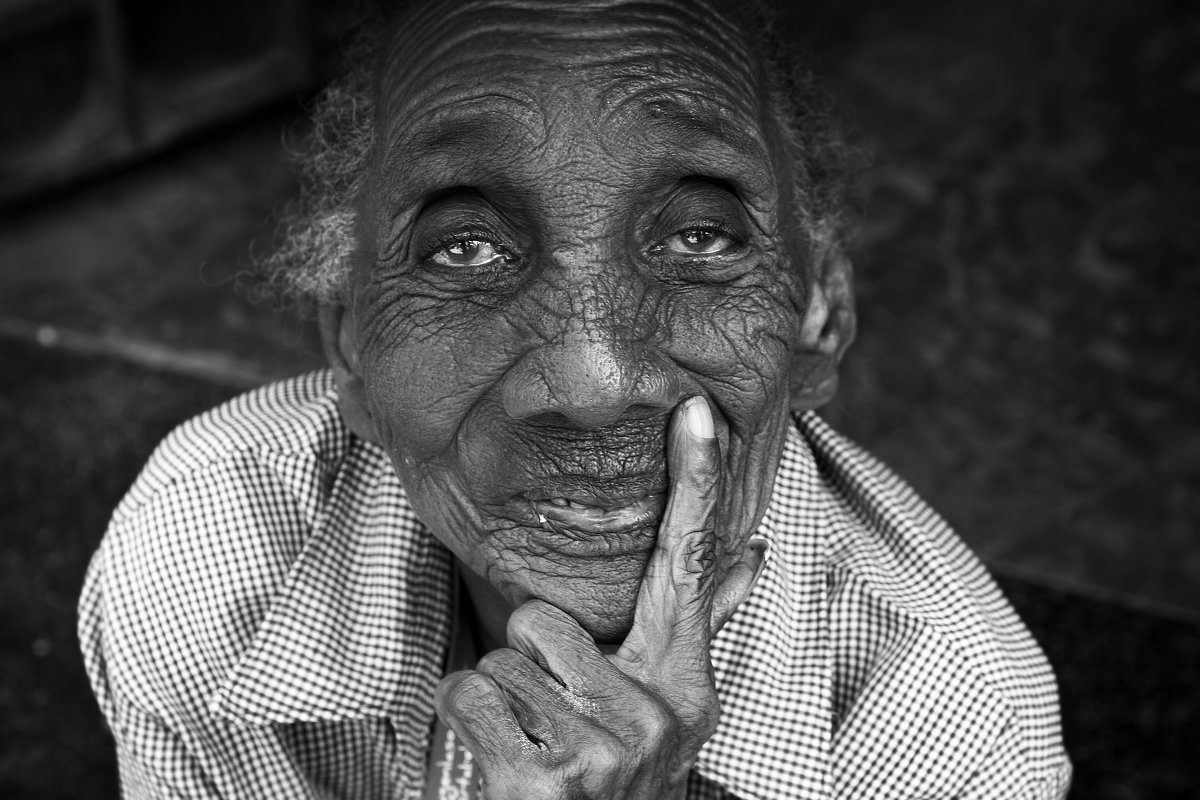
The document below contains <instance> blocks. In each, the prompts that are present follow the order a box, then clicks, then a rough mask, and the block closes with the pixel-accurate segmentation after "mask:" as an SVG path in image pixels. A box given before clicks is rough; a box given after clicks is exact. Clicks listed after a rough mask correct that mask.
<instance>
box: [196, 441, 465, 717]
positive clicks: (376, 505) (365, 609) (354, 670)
mask: <svg viewBox="0 0 1200 800" xmlns="http://www.w3.org/2000/svg"><path fill="white" fill-rule="evenodd" d="M450 563H451V562H450V556H449V553H448V552H447V551H446V550H445V549H444V548H443V547H442V546H441V545H440V544H439V543H438V542H437V541H436V540H435V539H434V538H433V536H432V535H430V534H429V532H428V531H427V530H426V529H425V528H424V526H422V525H421V524H420V522H418V521H417V519H416V516H415V514H414V513H413V511H412V509H411V508H410V507H409V505H408V503H407V501H406V500H405V498H404V491H403V489H402V488H401V486H400V483H399V480H398V478H397V477H396V475H395V472H394V471H393V469H392V467H391V464H390V463H389V462H388V459H387V457H386V456H385V455H384V454H383V452H382V451H381V450H380V449H379V448H377V447H375V446H374V445H370V444H367V443H365V442H362V441H361V440H359V439H357V438H356V439H353V445H352V446H351V447H350V448H349V450H348V453H347V455H346V456H345V457H344V458H343V459H342V461H341V463H340V465H339V466H338V468H337V471H336V475H335V477H334V480H333V485H332V488H331V490H330V494H329V498H328V502H327V503H325V504H324V507H323V508H321V509H320V510H319V512H318V513H317V515H316V518H315V520H314V524H313V531H312V534H311V535H310V537H309V540H308V542H307V543H306V545H305V546H304V548H303V550H302V551H301V554H300V556H299V558H297V560H296V561H295V563H294V564H293V565H292V567H291V569H290V570H289V572H288V575H287V578H286V580H285V583H284V585H283V588H282V590H281V591H280V592H279V594H278V595H277V596H276V598H275V599H274V601H273V602H272V603H271V605H270V607H269V609H268V611H267V613H266V615H265V616H264V618H263V620H262V622H261V623H260V625H259V627H258V630H257V632H256V634H255V636H254V638H253V640H252V641H251V643H250V645H249V647H248V648H247V649H246V650H245V652H244V653H243V654H242V656H241V658H240V659H239V660H238V661H237V663H236V664H235V665H234V667H233V668H232V669H231V670H230V671H229V672H228V673H227V675H226V677H225V680H224V681H222V683H221V684H220V686H219V688H218V690H217V692H216V693H215V695H214V696H213V697H212V699H211V702H210V707H211V710H212V711H213V712H214V713H216V714H217V715H219V716H222V717H225V718H226V719H229V720H231V721H234V722H239V723H242V724H249V725H265V724H272V723H290V722H313V721H341V720H349V719H364V718H371V717H395V716H397V715H402V712H403V711H404V710H405V708H406V707H408V706H411V705H412V704H413V703H414V702H417V703H418V704H419V705H422V706H424V705H429V709H430V711H432V699H431V698H432V694H433V687H434V686H436V684H437V681H438V680H440V679H441V677H442V675H441V672H442V664H443V660H444V658H445V649H446V646H447V642H448V639H449V629H450V618H449V617H450V605H451V604H450V585H451V582H450V572H451V571H450ZM422 698H429V699H428V701H427V702H425V703H422V702H421V700H422ZM426 721H427V720H426Z"/></svg>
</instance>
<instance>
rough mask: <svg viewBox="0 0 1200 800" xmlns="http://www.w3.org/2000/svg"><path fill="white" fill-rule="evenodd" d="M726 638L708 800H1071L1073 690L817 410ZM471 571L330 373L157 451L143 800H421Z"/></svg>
mask: <svg viewBox="0 0 1200 800" xmlns="http://www.w3.org/2000/svg"><path fill="white" fill-rule="evenodd" d="M760 533H761V534H762V535H763V536H765V537H766V538H767V539H769V540H770V542H771V551H770V557H769V560H768V563H767V566H766V568H765V570H764V573H763V575H762V577H761V579H760V580H759V582H758V584H757V586H756V587H755V590H754V593H753V595H752V596H751V598H750V599H749V600H748V601H747V602H746V604H745V605H744V606H742V608H741V609H740V610H739V611H738V613H737V614H736V616H735V617H734V618H733V620H732V621H730V622H729V623H728V625H726V627H725V628H724V629H723V630H722V631H721V632H720V633H719V634H718V636H717V637H716V638H715V640H714V641H713V644H712V660H713V667H714V671H715V675H716V681H717V687H718V692H719V694H720V697H721V702H722V708H723V712H722V716H721V722H720V725H719V727H718V729H717V732H716V734H715V735H714V736H713V738H712V739H711V740H710V741H709V742H708V744H707V745H705V747H704V748H703V750H702V751H701V753H700V758H699V762H698V764H697V766H696V769H695V770H694V771H693V773H692V778H691V780H690V782H689V797H691V798H721V797H727V796H729V794H732V795H734V796H736V797H739V798H745V800H755V799H756V798H764V799H765V798H824V797H831V796H833V797H839V798H855V800H863V799H864V798H888V800H895V799H896V798H909V797H911V798H947V797H963V798H1004V800H1011V799H1012V798H1030V799H1031V800H1032V799H1033V798H1056V797H1062V796H1063V795H1064V794H1065V792H1066V788H1067V783H1068V779H1069V776H1070V767H1069V765H1068V762H1067V760H1066V757H1065V755H1064V753H1063V749H1062V746H1061V742H1060V738H1059V726H1058V708H1057V696H1056V690H1055V684H1054V677H1053V674H1052V673H1051V671H1050V668H1049V667H1048V665H1047V663H1046V661H1045V659H1044V657H1043V655H1042V653H1041V651H1040V650H1039V649H1038V647H1037V645H1036V644H1035V643H1034V642H1033V640H1032V639H1031V638H1030V636H1029V634H1028V632H1027V631H1026V630H1025V628H1024V626H1023V625H1022V624H1021V623H1020V621H1019V620H1018V619H1017V618H1016V616H1015V615H1014V614H1013V612H1012V610H1011V608H1010V607H1009V605H1008V603H1007V602H1006V601H1005V600H1004V598H1003V597H1002V596H1001V594H1000V592H999V590H998V589H997V588H996V586H995V585H994V584H993V583H992V581H991V580H990V579H989V577H988V575H987V573H986V572H985V570H984V568H983V567H982V566H981V565H980V564H979V562H978V561H977V560H976V559H975V558H974V557H973V556H972V555H971V554H970V553H969V552H968V551H967V549H966V548H965V547H964V546H963V545H962V543H961V542H960V541H959V540H958V539H957V538H956V537H955V536H954V534H953V533H952V532H951V531H950V530H949V529H948V528H947V527H946V525H945V524H944V523H943V522H942V521H941V520H940V519H939V518H938V517H937V516H936V515H935V514H934V513H933V512H932V511H930V510H929V509H928V508H927V507H926V506H925V505H924V504H923V503H922V502H921V501H920V500H919V499H918V498H917V497H916V496H915V495H914V494H913V493H912V491H911V490H910V489H909V488H908V487H907V486H906V485H904V484H903V483H902V482H901V481H899V480H898V479H897V478H896V477H895V476H894V475H892V474H891V473H890V472H888V471H887V469H886V468H884V467H883V466H881V465H880V464H879V463H878V462H876V461H875V460H873V459H872V458H871V457H870V456H869V455H867V454H866V453H864V452H863V451H862V450H860V449H858V448H857V447H856V446H855V445H853V444H851V443H849V442H847V441H846V440H845V439H843V438H840V437H839V436H838V435H837V434H835V433H833V432H832V431H831V430H830V429H829V428H828V427H826V425H825V424H824V423H823V422H822V421H821V420H820V419H819V418H818V417H817V416H815V415H814V414H808V415H805V416H803V417H800V418H799V419H798V420H797V427H796V428H795V429H794V430H793V431H792V432H791V434H790V435H789V438H788V441H787V445H786V449H785V452H784V455H783V460H782V462H781V464H780V467H779V473H778V477H777V479H776V484H775V491H774V495H773V497H772V500H771V503H770V507H769V509H768V510H767V512H766V515H765V517H764V519H763V522H762V525H761V529H760ZM450 576H451V569H450V557H449V555H448V552H447V551H446V550H445V549H444V548H443V547H442V546H441V545H440V544H438V543H437V542H436V540H435V539H434V538H433V536H432V535H431V534H430V533H429V532H428V531H427V530H426V529H425V528H424V527H423V526H422V525H421V523H420V522H419V521H418V520H417V518H416V517H415V516H414V513H413V511H412V509H411V508H410V507H409V505H408V503H407V502H406V500H405V496H404V490H403V489H402V488H401V486H400V483H399V480H398V479H397V477H396V475H395V473H394V471H393V469H392V467H391V465H390V463H389V461H388V459H387V457H386V456H385V454H384V453H383V452H382V450H381V449H380V448H378V447H376V446H374V445H371V444H369V443H366V442H364V441H362V440H360V439H359V438H357V437H355V436H353V435H351V434H350V433H349V431H348V430H347V429H346V427H345V425H344V424H343V422H342V420H341V418H340V416H339V413H338V410H337V403H336V391H335V389H334V387H333V385H332V381H331V379H330V377H329V374H328V373H324V372H320V373H313V374H310V375H307V376H303V377H300V378H296V379H293V380H289V381H285V382H282V383H277V384H273V385H271V386H267V387H264V388H262V389H259V390H256V391H253V392H251V393H249V394H246V395H243V396H242V397H239V398H237V399H235V400H233V401H231V402H230V403H228V404H226V405H224V406H222V407H220V408H218V409H216V410H214V411H211V412H209V413H207V414H204V415H202V416H200V417H197V418H196V419H194V420H192V421H190V422H188V423H186V424H185V425H183V426H182V427H180V428H179V429H178V430H177V431H175V432H174V433H173V434H171V436H170V437H169V438H168V439H167V440H166V441H165V442H164V443H163V444H162V445H161V446H160V447H159V449H158V451H157V452H156V453H155V455H154V456H153V458H152V459H151V460H150V462H149V464H148V465H147V467H146V468H145V470H144V472H143V473H142V475H141V476H140V477H139V478H138V480H137V482H136V483H135V484H134V486H133V488H132V489H131V490H130V492H129V494H128V496H126V498H125V499H124V501H123V502H122V503H121V505H120V507H119V508H118V509H117V511H116V513H115V515H114V517H113V521H112V524H111V527H110V528H109V530H108V533H107V535H106V537H105V539H104V542H103V544H102V545H101V547H100V550H99V552H98V553H97V554H96V556H95V559H94V560H93V562H92V565H91V569H90V571H89V573H88V578H87V584H86V586H85V588H84V593H83V598H82V601H81V604H80V638H81V640H82V645H83V651H84V657H85V661H86V665H87V670H88V673H89V675H90V676H91V680H92V683H93V687H94V689H95V692H96V695H97V697H98V698H99V701H100V706H101V708H102V709H103V712H104V714H105V716H106V718H107V720H108V722H109V725H110V726H111V728H112V731H113V735H114V737H115V739H116V743H117V754H118V758H119V761H120V767H121V780H122V787H123V791H124V794H125V796H126V797H132V798H143V797H239V798H240V797H245V798H251V797H253V798H327V797H347V798H358V797H363V798H385V797H386V798H419V797H420V794H421V791H422V787H423V785H424V781H425V770H426V764H427V752H428V747H429V738H430V732H431V724H432V721H433V718H434V705H433V694H434V687H435V686H436V685H437V683H438V681H439V680H440V679H441V677H442V667H443V663H444V659H445V657H446V649H447V646H448V639H449V632H450V628H451V619H450V605H451V603H450V598H451V588H450Z"/></svg>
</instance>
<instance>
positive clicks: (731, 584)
mask: <svg viewBox="0 0 1200 800" xmlns="http://www.w3.org/2000/svg"><path fill="white" fill-rule="evenodd" d="M766 560H767V540H766V539H760V538H757V537H756V538H753V539H751V540H750V541H749V542H747V543H746V549H745V551H744V552H743V554H742V559H741V560H740V561H738V562H737V563H736V564H734V565H733V566H732V567H730V568H729V570H728V571H727V572H726V573H725V577H724V578H723V579H722V580H721V585H720V586H718V587H717V589H716V592H715V593H714V595H713V602H712V614H711V616H710V617H709V620H710V622H709V631H710V633H711V634H713V635H716V632H717V631H719V630H721V628H723V627H725V623H726V622H728V621H729V618H730V617H732V616H733V612H735V611H737V609H738V606H740V605H741V604H742V603H743V602H745V600H746V598H747V597H749V596H750V591H751V590H752V589H753V588H754V584H755V583H757V582H758V578H759V576H760V575H762V570H763V567H764V566H765V565H766Z"/></svg>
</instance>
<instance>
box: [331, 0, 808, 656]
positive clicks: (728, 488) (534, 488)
mask: <svg viewBox="0 0 1200 800" xmlns="http://www.w3.org/2000/svg"><path fill="white" fill-rule="evenodd" d="M507 5H513V6H519V7H517V8H507V7H504V6H507ZM600 5H605V4H601V3H590V4H581V3H548V2H546V3H537V2H534V3H529V2H525V3H519V4H517V3H513V4H505V3H496V2H492V3H482V2H475V3H472V2H461V3H454V4H449V5H445V4H444V5H443V6H442V7H441V8H438V9H431V10H426V11H425V12H424V13H421V14H418V15H415V16H414V17H413V18H411V19H409V20H407V21H406V23H405V24H404V25H403V26H402V27H401V33H400V34H399V35H398V37H397V38H396V40H395V41H394V42H393V43H392V44H391V45H390V48H389V49H388V50H387V56H386V61H385V63H384V65H383V72H382V73H381V76H382V77H381V88H380V96H379V98H378V109H379V127H378V136H379V142H378V153H377V156H378V159H377V162H376V165H375V170H376V171H375V173H374V174H373V181H374V184H373V186H372V187H371V188H370V190H369V191H368V198H367V200H366V201H365V206H364V208H363V214H362V218H363V224H362V236H363V240H364V243H365V245H366V246H365V247H364V248H363V249H364V251H365V252H366V253H367V254H368V255H367V256H365V257H364V258H363V260H362V263H360V264H358V265H357V267H356V275H355V283H354V288H353V295H352V297H353V300H352V303H351V307H350V312H351V318H352V320H353V322H352V325H353V328H354V332H355V337H356V339H357V345H356V346H357V354H358V372H359V374H360V375H361V377H362V379H363V381H364V387H365V394H366V404H367V407H368V409H369V412H370V414H371V417H372V418H373V421H374V425H375V428H376V433H377V436H378V437H379V440H380V443H381V444H382V445H383V446H384V447H385V448H386V450H387V452H388V453H389V455H390V457H391V459H392V461H393V463H394V465H395V467H396V470H397V471H398V473H399V475H400V477H401V479H402V481H403V483H404V485H405V487H406V489H407V491H408V493H409V498H410V500H411V502H412V503H413V505H414V507H415V508H416V510H417V513H418V514H419V516H420V517H421V518H422V520H423V521H424V522H425V523H426V524H427V525H428V526H429V527H430V528H431V529H432V531H433V532H434V533H435V535H437V536H438V537H439V538H440V539H441V540H442V541H443V542H444V543H445V544H446V545H447V546H448V547H449V548H450V549H451V550H452V551H453V552H454V553H455V554H456V555H457V556H458V557H459V558H460V559H461V560H462V561H463V562H464V563H466V564H467V565H468V566H469V567H471V568H472V569H473V570H474V571H475V572H477V573H478V574H480V575H482V576H484V577H485V578H486V579H487V580H488V581H489V582H490V583H491V584H492V585H493V586H494V587H496V588H497V589H498V590H499V591H500V592H501V593H502V594H503V595H504V596H505V598H506V599H507V600H508V601H510V602H512V603H513V604H519V603H521V602H523V601H525V600H527V599H530V598H532V597H538V598H542V599H545V600H547V601H549V602H551V603H553V604H554V605H556V606H559V607H561V608H563V609H565V610H567V611H568V612H569V613H571V614H572V615H573V616H574V617H575V618H576V619H578V620H579V621H580V622H581V623H582V624H583V625H584V626H585V627H586V628H587V629H588V630H589V631H590V632H591V633H592V634H593V635H595V636H597V638H599V639H601V640H610V641H611V640H614V639H619V638H620V637H621V636H623V634H624V632H625V631H626V630H627V629H628V627H629V624H630V622H631V620H632V610H633V604H634V600H635V597H636V593H637V589H638V586H639V584H640V581H641V576H642V571H643V569H644V566H645V564H646V561H647V559H648V556H649V554H650V552H651V550H652V549H653V547H654V543H655V538H656V535H657V525H658V521H659V518H660V515H661V513H662V509H663V503H664V499H665V492H666V489H667V480H668V469H669V465H668V464H667V463H666V459H665V452H666V451H665V435H666V431H667V421H668V418H669V415H670V413H671V411H672V409H673V408H674V407H675V406H676V405H677V404H678V403H679V402H681V401H682V400H683V399H685V398H687V397H689V396H691V395H695V394H700V395H703V396H704V397H706V398H707V399H708V402H709V404H710V406H711V407H712V409H713V411H714V416H715V418H716V425H717V435H718V438H719V440H720V443H721V446H722V454H723V458H724V475H723V487H722V491H723V494H722V500H721V503H720V516H719V518H718V520H717V533H718V535H719V537H720V539H721V542H722V545H723V549H724V553H723V555H722V557H723V559H724V565H725V566H727V565H728V564H729V563H730V559H731V558H733V557H736V555H737V554H740V552H741V547H742V545H743V544H744V542H745V540H746V539H747V537H748V536H749V535H750V534H751V533H752V532H753V529H754V528H755V527H756V526H757V524H758V521H759V519H760V518H761V516H762V513H763V512H764V510H765V508H766V503H767V501H768V499H769V493H770V490H771V485H772V481H773V479H774V472H775V466H776V463H777V461H778V457H779V453H780V450H781V448H782V445H783V440H784V436H785V431H786V428H787V424H788V421H787V420H788V417H787V413H788V403H787V379H786V371H787V365H788V360H789V355H790V351H791V349H792V347H793V346H794V342H795V340H796V336H797V333H798V330H799V326H800V317H801V309H802V308H803V301H804V290H803V288H802V286H801V280H800V276H801V274H802V272H803V270H802V269H801V268H800V266H798V265H795V264H792V263H790V262H789V260H788V257H787V255H786V252H785V250H787V249H789V248H785V243H784V238H783V234H782V233H781V231H780V219H779V217H780V209H779V208H778V205H779V186H780V185H782V183H783V179H782V178H781V177H780V175H779V174H778V168H777V166H776V165H777V164H778V163H779V159H778V158H777V157H776V154H774V153H773V152H772V145H771V143H770V142H771V137H770V135H769V133H768V129H767V122H766V113H765V110H764V91H763V89H762V87H761V85H760V84H761V78H760V75H759V73H758V66H757V65H756V63H755V62H754V60H753V59H752V58H751V57H750V55H749V51H748V48H747V47H746V43H745V42H744V41H743V40H742V36H743V34H742V33H741V32H739V30H738V28H737V25H736V24H734V23H733V22H731V21H730V19H728V18H725V17H722V16H720V15H719V14H718V13H717V12H716V11H715V10H713V9H710V8H709V7H708V6H707V5H706V4H703V3H697V2H658V3H653V2H646V3H638V4H632V5H629V6H620V5H615V6H614V7H612V8H607V9H605V10H600V9H599V6H600ZM485 6H486V8H485Z"/></svg>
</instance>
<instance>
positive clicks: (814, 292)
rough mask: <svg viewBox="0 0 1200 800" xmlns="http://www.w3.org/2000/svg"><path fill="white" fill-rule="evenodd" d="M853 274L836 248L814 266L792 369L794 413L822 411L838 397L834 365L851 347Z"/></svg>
mask: <svg viewBox="0 0 1200 800" xmlns="http://www.w3.org/2000/svg"><path fill="white" fill-rule="evenodd" d="M853 277H854V270H853V267H852V266H851V264H850V259H849V258H848V257H847V256H846V254H845V253H844V252H842V250H841V248H839V247H829V248H828V249H826V250H825V251H824V252H822V253H821V254H820V257H819V258H818V260H817V263H816V264H815V265H814V269H813V275H812V281H811V284H810V286H809V299H808V308H807V309H806V310H805V313H804V321H803V324H802V325H801V329H800V341H799V343H798V346H797V348H796V353H795V355H794V356H793V358H792V364H791V376H790V378H791V384H790V385H791V406H792V411H794V412H797V413H799V412H802V411H808V410H811V409H814V408H819V407H820V406H823V405H825V404H826V403H828V402H829V401H830V400H832V399H833V396H834V395H835V394H836V393H837V385H838V373H837V369H838V364H839V363H840V362H841V360H842V356H843V355H844V354H845V352H846V350H847V349H848V348H849V347H850V344H851V343H852V342H853V341H854V334H855V332H856V330H857V317H856V316H855V310H854V285H853Z"/></svg>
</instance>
